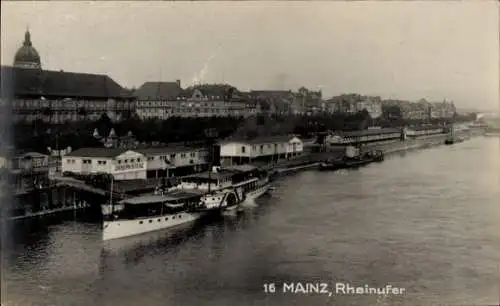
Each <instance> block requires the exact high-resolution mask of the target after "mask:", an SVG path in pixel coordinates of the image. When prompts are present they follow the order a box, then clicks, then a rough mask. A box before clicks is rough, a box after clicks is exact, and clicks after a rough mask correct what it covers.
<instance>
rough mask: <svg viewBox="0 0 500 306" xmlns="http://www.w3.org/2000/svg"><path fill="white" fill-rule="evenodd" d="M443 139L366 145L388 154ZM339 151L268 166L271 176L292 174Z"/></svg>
mask: <svg viewBox="0 0 500 306" xmlns="http://www.w3.org/2000/svg"><path fill="white" fill-rule="evenodd" d="M474 136H477V135H472V136H470V137H466V138H465V139H464V141H467V140H469V139H471V138H472V137H474ZM445 139H446V134H443V135H432V136H424V137H421V138H416V139H408V140H406V141H393V142H384V143H371V144H368V145H367V146H366V147H367V148H371V149H374V150H382V152H384V154H386V155H389V154H395V153H401V152H406V151H410V150H419V149H426V148H431V147H436V146H441V145H444V141H445ZM339 152H342V151H338V152H337V151H335V152H321V153H310V154H311V156H310V157H309V162H307V163H304V164H300V165H291V166H281V165H278V166H277V167H274V168H270V169H269V171H271V173H272V176H273V177H274V178H276V177H279V176H284V175H288V174H293V173H296V172H298V171H302V170H308V169H311V168H315V167H318V165H319V163H320V162H321V161H322V160H325V159H327V158H331V157H335V156H338V155H339Z"/></svg>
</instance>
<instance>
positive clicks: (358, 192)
mask: <svg viewBox="0 0 500 306" xmlns="http://www.w3.org/2000/svg"><path fill="white" fill-rule="evenodd" d="M499 173H500V145H499V142H498V139H495V138H488V139H485V138H478V139H473V140H471V141H468V142H464V143H461V144H458V145H454V146H442V147H436V148H431V149H428V150H423V151H414V152H409V153H407V154H406V155H405V156H403V157H401V156H398V155H397V154H395V155H391V156H390V157H388V158H387V160H386V161H385V162H384V163H381V164H373V165H369V166H368V167H365V168H361V169H359V170H355V171H339V172H316V171H307V172H303V173H299V174H297V175H294V176H289V177H285V178H282V179H281V180H279V181H277V182H276V187H277V189H276V190H275V191H274V192H273V193H272V196H265V197H263V198H261V199H259V200H257V205H248V207H246V209H245V211H244V212H243V213H240V214H237V215H234V216H224V217H222V218H220V219H217V220H210V221H202V222H197V223H192V224H187V225H184V226H182V227H181V228H176V229H169V230H165V231H159V232H155V233H149V234H146V235H141V236H137V237H130V239H129V238H125V239H120V240H115V241H109V242H103V241H101V235H102V233H101V229H100V225H99V224H95V223H82V222H74V221H71V220H69V221H65V222H60V223H59V224H57V223H56V224H53V225H50V226H46V225H45V227H41V228H45V230H41V229H37V233H36V234H33V232H31V233H30V231H28V233H26V232H25V231H26V228H29V227H27V226H26V225H25V226H17V227H13V228H11V233H13V234H15V235H14V239H12V241H11V243H10V244H9V248H8V249H5V250H4V251H5V252H4V253H3V258H4V264H3V270H4V271H3V272H4V273H3V277H4V281H3V282H2V286H3V290H4V292H3V293H4V294H2V298H3V299H5V300H6V302H7V301H10V302H18V305H38V304H39V305H141V304H142V305H254V304H273V305H274V304H278V305H400V304H402V303H403V302H404V303H405V305H422V304H425V305H427V304H430V303H432V302H436V303H445V304H455V305H457V304H460V305H466V304H474V303H475V304H483V305H486V304H494V303H498V299H499V297H498V286H499V285H500V280H499V278H500V275H499V273H498V272H497V265H498V264H499V263H500V226H499V223H498V220H499V218H500V206H499V205H498V203H499V202H498V199H500V180H499ZM23 229H24V232H23ZM12 230H13V231H12ZM270 281H275V282H283V281H290V282H297V281H331V282H335V281H344V282H349V283H351V284H353V285H364V284H369V285H372V286H384V285H386V284H392V285H393V286H399V287H404V288H406V290H407V294H406V295H405V296H387V297H375V296H334V297H330V298H329V297H325V296H319V295H314V296H304V295H292V294H274V295H266V294H264V293H263V284H264V283H265V282H270ZM12 305H13V304H12Z"/></svg>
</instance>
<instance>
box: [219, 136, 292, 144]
mask: <svg viewBox="0 0 500 306" xmlns="http://www.w3.org/2000/svg"><path fill="white" fill-rule="evenodd" d="M294 137H296V136H294V135H276V136H265V137H257V138H253V139H245V138H242V137H237V138H233V139H226V140H223V141H221V142H220V144H227V143H234V142H238V143H247V144H264V143H285V142H289V141H290V140H291V139H293V138H294Z"/></svg>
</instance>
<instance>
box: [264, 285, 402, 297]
mask: <svg viewBox="0 0 500 306" xmlns="http://www.w3.org/2000/svg"><path fill="white" fill-rule="evenodd" d="M263 288H264V293H292V294H325V295H328V296H332V295H402V294H404V293H405V291H406V289H405V288H400V287H393V286H392V285H385V286H383V287H372V286H369V285H364V286H353V285H351V284H349V283H340V282H337V283H334V284H333V286H332V284H330V283H327V282H324V283H321V282H320V283H316V282H314V283H308V282H284V283H266V284H264V286H263Z"/></svg>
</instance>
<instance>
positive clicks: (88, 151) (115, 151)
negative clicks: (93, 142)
mask: <svg viewBox="0 0 500 306" xmlns="http://www.w3.org/2000/svg"><path fill="white" fill-rule="evenodd" d="M127 151H130V150H129V149H121V148H81V149H78V150H75V151H73V152H71V153H68V154H66V155H64V157H66V156H68V157H71V156H74V157H90V158H93V157H102V158H114V157H117V156H119V155H121V154H123V153H125V152H127Z"/></svg>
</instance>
